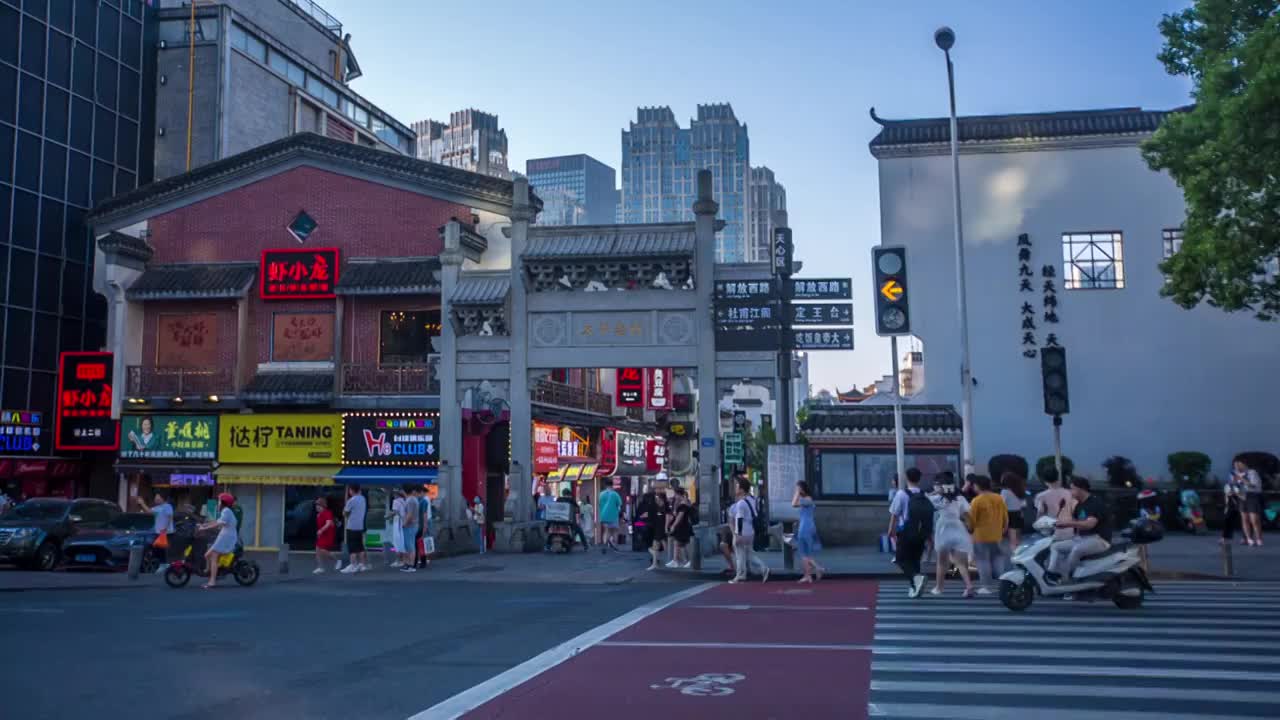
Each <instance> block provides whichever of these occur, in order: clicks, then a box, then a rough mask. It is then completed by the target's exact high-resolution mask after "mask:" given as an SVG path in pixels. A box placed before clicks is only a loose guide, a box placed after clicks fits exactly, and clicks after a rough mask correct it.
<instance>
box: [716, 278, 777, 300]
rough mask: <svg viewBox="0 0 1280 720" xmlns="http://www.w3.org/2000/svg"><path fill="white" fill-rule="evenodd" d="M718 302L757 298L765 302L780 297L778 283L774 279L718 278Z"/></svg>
mask: <svg viewBox="0 0 1280 720" xmlns="http://www.w3.org/2000/svg"><path fill="white" fill-rule="evenodd" d="M714 297H715V300H716V302H717V303H719V302H722V301H730V302H737V301H744V300H755V301H758V302H763V301H766V300H777V299H778V284H777V282H776V281H774V280H772V279H764V280H736V281H735V280H717V281H716V284H715V287H714Z"/></svg>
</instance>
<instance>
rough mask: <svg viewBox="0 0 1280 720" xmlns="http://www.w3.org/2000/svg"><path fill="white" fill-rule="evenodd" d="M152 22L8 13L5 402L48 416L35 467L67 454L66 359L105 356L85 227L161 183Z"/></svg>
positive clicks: (88, 9) (2, 226)
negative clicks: (59, 427) (58, 407)
mask: <svg viewBox="0 0 1280 720" xmlns="http://www.w3.org/2000/svg"><path fill="white" fill-rule="evenodd" d="M153 11H154V10H153V8H152V7H151V4H150V3H149V2H145V1H144V0H0V277H3V278H4V286H3V288H0V338H3V346H2V348H0V361H2V363H3V369H2V370H0V403H2V405H3V409H5V410H28V409H29V410H35V411H39V412H41V413H43V414H44V422H43V424H44V427H43V428H42V432H41V438H42V442H41V443H40V444H41V447H40V449H39V450H38V451H35V452H33V453H28V454H25V455H24V456H23V458H24V459H27V458H30V457H32V456H35V457H51V456H54V455H56V453H55V452H54V450H53V442H52V440H53V438H52V432H53V420H52V415H53V407H54V398H55V394H56V392H57V390H56V388H57V361H58V354H59V352H61V351H68V350H85V349H88V350H97V349H99V348H101V347H103V346H104V345H105V344H106V301H105V299H104V298H103V297H101V296H100V295H97V294H96V293H94V291H93V289H92V273H93V252H94V249H93V245H94V244H93V239H92V237H91V236H90V231H89V230H88V229H87V228H86V226H85V223H84V217H85V214H86V212H87V211H88V210H89V208H91V207H92V206H94V205H95V204H97V203H98V202H100V201H101V200H103V199H105V198H108V197H111V196H112V195H115V194H118V193H122V192H126V191H128V190H132V189H133V188H135V187H137V186H138V185H139V184H141V183H146V182H148V181H150V180H151V168H152V166H153V160H152V152H153V147H154V142H153V141H152V140H153V137H152V136H153V134H154V130H153V128H154V122H153V121H152V120H150V119H149V117H148V116H149V115H151V116H153V115H154V97H153V96H154V92H153V88H152V83H153V82H154V78H155V71H154V56H155V49H154V45H155V41H154V32H153V28H154V23H153V21H152V19H151V13H152V12H153ZM3 458H4V454H3V453H0V465H3ZM2 479H3V478H0V480H2Z"/></svg>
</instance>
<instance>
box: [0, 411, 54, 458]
mask: <svg viewBox="0 0 1280 720" xmlns="http://www.w3.org/2000/svg"><path fill="white" fill-rule="evenodd" d="M43 421H44V413H40V412H36V411H34V410H0V452H7V453H38V452H40V448H41V447H42V441H43V440H44V438H43V437H41V435H42V434H43V433H44V430H43V429H42V428H41V425H42V424H43Z"/></svg>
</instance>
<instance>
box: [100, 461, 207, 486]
mask: <svg viewBox="0 0 1280 720" xmlns="http://www.w3.org/2000/svg"><path fill="white" fill-rule="evenodd" d="M216 466H217V463H215V462H211V461H210V462H196V463H175V462H164V461H160V462H152V463H148V462H145V461H126V462H117V463H116V464H115V471H116V472H118V473H124V474H126V475H130V474H133V473H140V474H144V475H148V476H150V477H151V480H152V484H153V485H155V486H157V487H165V486H171V487H186V486H191V485H212V484H213V469H214V467H216Z"/></svg>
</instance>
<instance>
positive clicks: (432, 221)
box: [150, 167, 471, 264]
mask: <svg viewBox="0 0 1280 720" xmlns="http://www.w3.org/2000/svg"><path fill="white" fill-rule="evenodd" d="M299 210H305V211H306V212H307V214H308V215H310V216H311V217H312V218H313V219H314V220H315V221H316V223H317V227H316V229H315V232H313V233H312V234H311V236H310V237H309V238H307V242H306V245H307V246H310V247H337V248H340V249H341V251H342V257H343V258H356V257H361V258H377V257H424V256H433V255H438V254H440V251H441V249H442V247H443V240H442V239H441V238H440V228H441V227H442V226H443V225H444V224H445V223H447V222H449V218H451V217H456V218H458V219H459V220H463V221H464V222H465V221H467V220H468V219H469V218H470V217H471V210H470V209H469V208H468V207H466V206H465V205H459V204H457V203H451V202H445V201H443V200H436V199H433V198H428V197H424V196H422V195H418V194H417V193H412V192H408V191H405V190H398V189H395V188H389V187H386V186H384V185H379V184H377V183H373V182H369V181H366V180H358V179H355V178H350V177H347V176H345V175H339V174H337V173H333V172H329V171H327V170H319V169H316V168H310V167H301V168H295V169H293V170H290V171H288V172H284V173H280V174H278V175H274V176H272V177H269V178H266V179H264V180H261V181H259V182H256V183H253V184H251V185H246V186H245V187H242V188H239V189H237V190H232V191H230V192H226V193H223V194H221V195H218V196H216V197H212V198H209V199H208V200H204V201H202V202H199V203H195V204H193V205H188V206H186V207H183V208H180V209H178V210H174V211H173V212H169V213H165V214H164V215H160V216H157V217H155V218H152V220H151V222H150V230H151V238H150V242H151V244H152V245H153V246H154V247H155V249H156V253H155V256H154V257H153V258H152V260H151V262H152V263H154V264H166V263H183V262H217V261H240V262H244V261H252V262H257V261H258V260H259V259H260V257H261V255H262V251H263V250H267V249H271V248H295V247H298V241H297V240H295V239H294V238H293V236H292V235H291V234H289V231H288V230H287V229H286V227H287V226H288V225H289V223H290V222H292V221H293V219H294V217H296V216H297V214H298V211H299Z"/></svg>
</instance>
